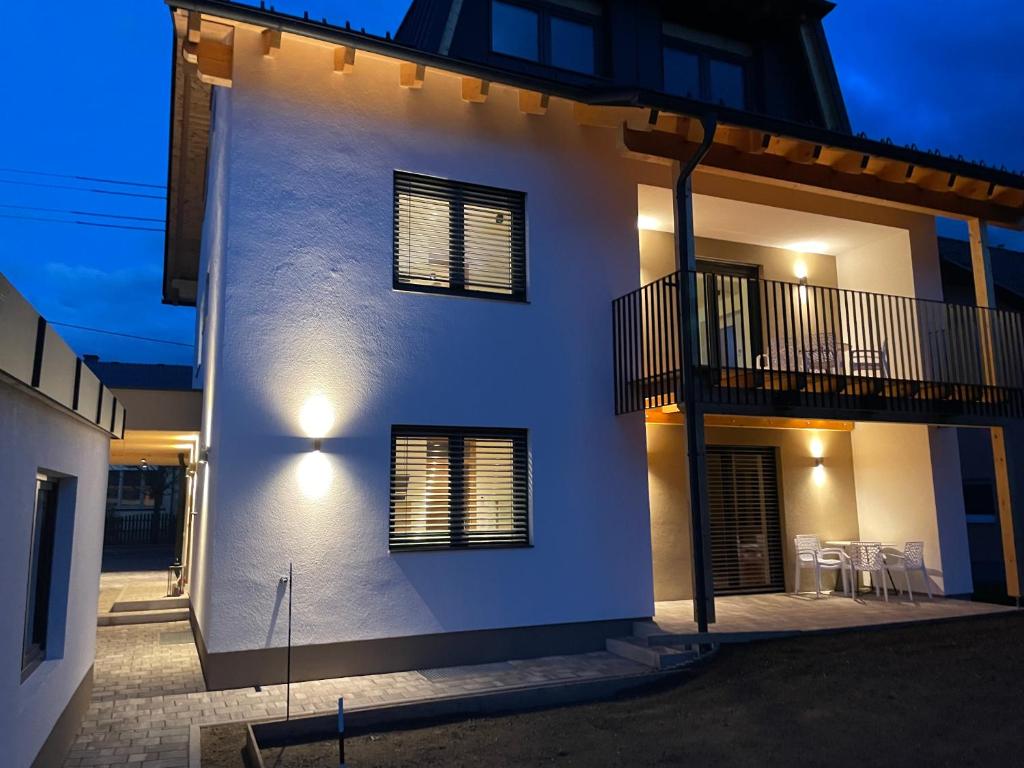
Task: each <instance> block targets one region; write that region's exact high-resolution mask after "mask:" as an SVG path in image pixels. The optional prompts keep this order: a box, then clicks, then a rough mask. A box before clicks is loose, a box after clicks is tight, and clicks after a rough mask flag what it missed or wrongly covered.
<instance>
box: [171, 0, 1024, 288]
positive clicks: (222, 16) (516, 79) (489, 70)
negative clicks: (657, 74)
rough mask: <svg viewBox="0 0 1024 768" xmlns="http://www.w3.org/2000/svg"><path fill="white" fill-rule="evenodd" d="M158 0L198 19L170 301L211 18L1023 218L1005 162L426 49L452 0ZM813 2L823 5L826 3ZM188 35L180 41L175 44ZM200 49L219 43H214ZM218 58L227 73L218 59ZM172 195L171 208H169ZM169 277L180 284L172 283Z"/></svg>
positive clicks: (191, 262) (178, 276)
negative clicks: (363, 24) (369, 15)
mask: <svg viewBox="0 0 1024 768" xmlns="http://www.w3.org/2000/svg"><path fill="white" fill-rule="evenodd" d="M166 2H167V4H168V5H169V6H170V7H171V8H172V10H174V9H176V10H180V11H183V12H187V14H188V16H189V18H190V21H189V23H190V24H192V23H194V24H195V25H196V28H195V29H191V30H189V31H188V33H187V34H188V37H189V40H185V39H184V38H182V34H183V29H184V28H183V27H180V28H179V32H178V37H176V39H175V46H174V48H173V51H172V53H173V56H174V62H175V64H174V66H175V80H174V86H173V88H172V97H171V103H172V116H171V122H172V132H171V148H170V153H171V158H172V160H171V162H170V163H169V164H168V221H167V234H166V241H165V243H166V246H165V276H164V301H166V302H169V303H184V304H190V303H191V304H194V302H195V280H196V272H197V264H198V242H199V239H200V234H201V224H202V199H203V195H204V190H203V185H204V182H205V177H204V174H203V173H201V172H200V170H201V169H200V168H199V167H198V165H197V164H199V163H205V139H202V140H200V139H194V137H204V136H205V131H204V126H205V128H206V129H208V124H209V93H208V88H209V84H210V83H212V84H218V85H225V84H230V79H229V78H230V52H228V53H227V56H226V57H224V56H221V57H219V58H218V57H213V56H211V58H210V59H209V65H210V67H211V70H210V73H207V74H204V72H203V70H202V67H201V66H200V64H199V63H197V62H198V61H199V59H200V58H201V57H202V48H201V46H198V43H193V42H190V39H191V37H192V36H193V35H194V36H195V37H196V38H197V40H200V39H202V40H205V38H203V35H204V34H205V32H204V26H203V25H204V24H205V18H210V19H211V20H215V21H214V22H212V24H211V26H216V22H219V23H220V24H221V25H222V24H224V23H238V24H248V25H253V26H256V27H262V28H263V29H265V30H269V31H277V32H286V33H289V34H294V35H299V36H303V37H307V38H310V39H313V40H318V41H321V42H325V43H328V44H332V45H335V46H338V47H339V48H341V47H343V48H345V49H352V50H361V51H366V52H369V53H375V54H379V55H383V56H388V57H391V58H395V59H398V60H401V61H404V62H410V63H414V64H417V65H421V66H423V67H425V68H436V69H439V70H444V71H447V72H450V73H453V74H455V75H461V76H463V77H467V78H474V79H477V80H480V81H486V82H494V83H500V84H503V85H506V86H509V87H513V88H519V89H521V91H529V92H532V93H534V94H544V95H545V96H554V97H559V98H562V99H565V100H569V101H572V102H575V103H576V104H577V105H581V106H583V107H585V108H586V109H587V110H589V112H590V113H591V114H592V115H596V114H597V113H599V112H600V113H603V115H599V116H597V119H598V120H599V121H601V120H603V122H597V123H591V124H601V125H607V126H609V127H616V128H621V127H622V126H623V123H624V122H627V121H628V122H629V123H630V125H635V124H637V123H641V124H643V123H646V124H647V125H648V126H649V127H648V128H647V130H646V132H645V131H643V130H640V131H636V130H629V129H626V130H625V134H626V135H625V138H626V139H627V142H626V143H627V146H629V148H630V149H632V150H633V151H635V152H638V153H641V154H649V155H658V156H660V157H669V158H676V159H678V158H680V157H683V158H686V157H688V156H690V155H692V154H693V153H694V152H695V151H696V148H697V146H698V145H699V143H700V140H701V126H700V118H701V117H704V116H705V115H707V114H708V113H709V112H712V111H713V112H714V114H715V117H716V119H717V125H718V127H717V129H716V132H715V137H714V145H713V147H712V150H711V151H710V152H709V153H708V154H707V156H706V157H705V159H704V160H703V164H704V165H705V166H710V167H713V168H718V169H721V170H723V171H724V172H737V173H745V174H749V175H754V176H762V177H767V178H773V179H777V180H780V181H782V182H786V183H792V184H797V185H803V186H807V187H814V188H818V189H825V190H831V191H834V192H837V193H840V194H848V195H853V196H858V197H863V198H873V199H882V200H886V201H890V202H894V203H896V204H898V205H903V206H905V207H909V208H912V209H916V210H922V211H929V212H938V213H944V214H947V215H953V216H960V217H963V218H980V219H985V220H988V221H991V222H993V223H996V224H999V225H1002V226H1009V227H1016V228H1021V227H1024V175H1022V174H1020V173H1013V172H1010V171H1008V170H1006V169H1005V168H996V167H993V166H991V165H986V164H985V163H980V162H971V161H968V160H965V159H964V158H963V157H960V156H958V157H951V156H948V155H943V154H941V153H939V152H937V151H925V150H922V149H919V148H918V147H916V146H914V145H910V146H900V145H897V144H894V143H893V142H892V141H890V140H877V139H871V138H868V137H867V136H865V135H864V134H860V135H856V136H854V135H850V134H848V133H844V132H840V131H835V130H829V129H825V128H820V127H816V126H810V125H804V124H801V123H795V122H791V121H786V120H780V119H777V118H772V117H768V116H765V115H761V114H756V113H752V112H747V111H742V110H735V109H729V108H726V107H721V106H716V107H711V106H710V105H708V104H706V103H704V102H700V101H696V100H693V99H685V98H679V97H674V96H669V95H667V94H664V93H659V92H656V91H650V90H642V89H623V88H621V87H610V86H608V85H607V84H605V83H600V82H598V83H594V84H592V85H580V84H579V83H571V82H567V81H566V80H565V79H564V78H560V77H559V76H558V73H557V72H556V71H554V70H552V71H550V72H545V73H544V74H543V75H538V74H529V73H524V72H512V71H510V70H507V69H502V68H500V67H497V66H494V65H489V64H480V63H477V62H471V61H466V60H463V59H458V58H454V57H452V56H446V55H443V54H440V53H437V52H435V51H434V50H431V45H432V41H433V40H434V39H435V38H436V37H437V36H438V34H439V33H438V24H439V20H440V19H441V18H442V17H446V11H451V10H453V9H454V6H453V5H451V3H452V2H456V3H457V0H420V2H418V3H417V6H418V7H416V8H411V9H410V12H409V14H408V15H407V17H406V19H405V20H404V21H403V22H402V26H401V28H400V30H399V39H397V40H396V39H392V38H391V37H390V35H385V36H384V37H379V36H376V35H371V34H367V33H366V32H363V31H356V30H354V29H352V28H350V27H349V26H338V25H335V24H332V23H330V22H328V20H327V19H322V20H316V19H312V18H310V17H309V16H308V15H303V16H293V15H290V14H287V13H283V12H281V11H275V10H273V9H266V8H262V7H261V8H254V7H250V6H243V5H240V4H238V3H235V2H230V0H166ZM794 2H799V0H794ZM816 4H817V5H819V6H821V7H823V8H824V6H825V5H826V4H822V3H816ZM184 15H185V14H182V18H183V17H184ZM179 23H181V18H179ZM186 43H187V44H188V45H189V46H190V49H189V51H185V50H184V49H183V46H184V45H185V44H186ZM414 43H415V44H414ZM196 46H198V47H196ZM209 47H210V49H212V48H216V47H220V48H224V47H225V46H224V44H223V43H221V42H219V41H213V42H211V44H210V46H209ZM190 51H191V53H190ZM183 55H184V56H185V58H186V60H187V61H188V62H190V63H188V64H187V67H186V66H185V65H183V66H179V61H178V60H179V59H180V58H182V56H183ZM197 57H198V58H197ZM225 58H226V60H227V62H228V63H227V67H226V72H227V78H228V79H227V80H225V69H224V68H223V62H224V61H225ZM186 68H187V71H186ZM213 68H216V72H214V71H213ZM204 78H205V79H206V83H207V84H206V85H204V86H203V87H201V88H199V87H197V86H196V85H195V84H196V83H202V81H203V80H204ZM186 97H187V98H186ZM204 103H205V109H204ZM623 108H625V111H623ZM624 115H625V116H624ZM650 127H653V128H654V129H655V130H650ZM631 142H632V145H631ZM193 144H194V145H195V146H193ZM175 158H178V160H176V159H175ZM189 158H191V160H189ZM172 201H174V202H173V205H174V206H177V207H176V208H175V211H174V212H172ZM176 281H178V282H179V283H180V286H176Z"/></svg>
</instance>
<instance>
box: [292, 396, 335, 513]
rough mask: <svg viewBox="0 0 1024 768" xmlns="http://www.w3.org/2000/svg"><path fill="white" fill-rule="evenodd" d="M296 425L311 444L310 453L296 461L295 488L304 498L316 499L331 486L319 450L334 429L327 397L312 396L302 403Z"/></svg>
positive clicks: (322, 455) (328, 469) (327, 464)
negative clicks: (297, 475)
mask: <svg viewBox="0 0 1024 768" xmlns="http://www.w3.org/2000/svg"><path fill="white" fill-rule="evenodd" d="M299 424H300V426H301V427H302V431H303V432H305V433H306V436H307V437H310V438H312V441H313V450H312V451H310V452H309V453H307V454H306V455H305V456H303V457H302V459H301V461H300V462H299V485H300V487H301V488H302V492H303V493H304V494H305V495H306V496H307V497H308V498H311V499H319V498H322V497H323V496H324V495H325V494H326V493H327V491H328V490H329V489H330V487H331V464H330V461H328V459H327V457H326V456H324V454H323V452H322V450H321V449H322V448H323V440H324V438H325V437H327V434H328V433H329V432H330V431H331V427H333V426H334V409H333V408H331V404H330V402H329V401H328V400H327V398H326V397H324V396H323V395H313V396H312V397H310V398H309V399H308V400H306V402H305V403H304V404H303V406H302V409H301V410H300V411H299Z"/></svg>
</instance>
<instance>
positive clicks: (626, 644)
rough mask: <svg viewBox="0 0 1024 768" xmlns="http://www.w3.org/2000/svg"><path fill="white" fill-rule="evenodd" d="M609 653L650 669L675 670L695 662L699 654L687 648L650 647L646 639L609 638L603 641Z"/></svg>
mask: <svg viewBox="0 0 1024 768" xmlns="http://www.w3.org/2000/svg"><path fill="white" fill-rule="evenodd" d="M605 648H606V649H607V650H608V652H609V653H614V654H615V655H616V656H621V657H622V658H624V659H629V660H630V661H635V662H637V663H638V664H644V665H646V666H648V667H651V668H652V669H676V668H677V667H683V666H686V665H687V664H690V663H692V662H694V661H696V660H697V658H698V656H699V654H698V653H697V652H696V651H691V650H690V649H689V648H681V647H672V646H668V645H650V644H648V643H647V640H646V638H640V637H611V638H608V639H607V640H605Z"/></svg>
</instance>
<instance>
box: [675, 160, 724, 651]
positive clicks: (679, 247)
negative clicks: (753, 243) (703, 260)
mask: <svg viewBox="0 0 1024 768" xmlns="http://www.w3.org/2000/svg"><path fill="white" fill-rule="evenodd" d="M675 191H676V194H675V224H676V266H677V267H678V269H679V285H678V291H679V324H680V328H679V331H680V332H679V339H680V346H681V350H680V351H681V353H682V354H681V360H680V377H679V379H680V380H679V383H678V384H677V387H678V391H677V392H676V401H677V402H678V403H680V405H681V410H682V411H683V414H684V417H683V424H684V429H685V430H686V456H687V461H688V464H689V467H688V469H689V486H690V520H691V535H692V541H693V618H694V621H695V622H696V623H697V630H698V631H699V632H707V630H708V624H710V623H714V621H715V597H714V580H713V578H712V572H711V518H710V514H709V512H708V475H707V456H706V454H705V443H704V411H703V409H702V408H701V407H700V403H699V402H698V400H697V397H696V391H695V379H696V376H695V361H696V359H697V350H698V349H699V342H698V340H697V328H698V319H697V300H696V296H695V288H696V282H695V278H694V273H695V272H696V269H697V251H696V247H695V245H694V239H693V191H692V185H691V183H690V177H689V174H688V173H687V174H686V175H685V176H683V175H682V173H681V171H680V169H679V167H678V166H677V168H676V184H675Z"/></svg>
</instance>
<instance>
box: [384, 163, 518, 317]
mask: <svg viewBox="0 0 1024 768" xmlns="http://www.w3.org/2000/svg"><path fill="white" fill-rule="evenodd" d="M410 184H412V185H415V188H414V190H413V191H411V190H412V187H410ZM393 192H394V194H393V201H392V206H393V227H394V229H393V235H392V239H393V244H392V247H393V250H392V273H391V274H392V282H391V286H392V288H394V290H396V291H412V292H416V293H432V294H440V295H444V296H461V297H465V298H476V299H492V300H495V301H512V302H518V303H526V302H527V285H528V280H527V263H528V262H527V243H526V205H527V200H526V193H525V192H521V191H517V190H512V189H504V188H501V187H492V186H487V185H484V184H475V183H472V182H465V181H455V180H453V179H445V178H441V177H439V176H430V175H427V174H422V173H412V172H410V171H401V170H396V171H395V172H394V179H393ZM403 194H415V195H416V196H419V197H432V198H434V199H437V200H443V201H445V202H447V203H449V205H450V206H451V207H450V208H449V223H448V226H449V231H450V233H451V235H450V237H451V242H450V244H449V246H450V251H449V254H448V258H449V266H448V270H449V276H448V283H449V285H447V286H443V285H423V284H420V283H417V282H414V281H413V280H415V279H416V278H405V279H403V275H402V267H401V261H400V260H401V253H400V249H401V239H400V234H401V231H400V222H399V210H400V196H401V195H403ZM497 202H500V203H501V205H502V206H503V207H507V208H508V210H509V211H510V212H511V214H512V223H511V226H510V242H509V247H510V262H509V271H510V273H511V277H510V285H509V291H508V292H507V293H506V292H502V291H498V290H485V289H480V288H471V287H470V288H467V287H466V281H465V258H466V254H465V243H464V241H463V235H464V227H465V215H464V210H465V205H467V204H470V205H473V204H477V205H481V204H483V205H486V204H496V203H497Z"/></svg>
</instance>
